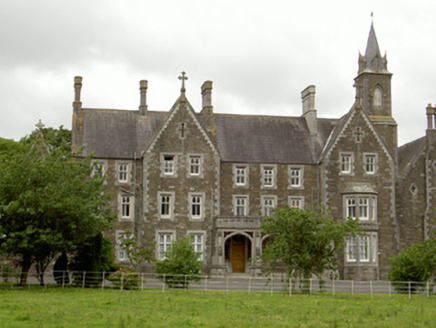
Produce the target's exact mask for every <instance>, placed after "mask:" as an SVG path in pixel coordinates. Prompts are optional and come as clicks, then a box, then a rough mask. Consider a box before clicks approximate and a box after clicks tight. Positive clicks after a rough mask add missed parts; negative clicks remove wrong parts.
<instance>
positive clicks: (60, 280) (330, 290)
mask: <svg viewBox="0 0 436 328" xmlns="http://www.w3.org/2000/svg"><path fill="white" fill-rule="evenodd" d="M19 280H20V275H19V274H10V275H4V274H3V275H2V277H1V279H0V288H2V289H12V288H37V287H39V288H52V287H58V288H68V287H78V288H98V289H119V290H142V291H144V290H154V291H161V292H165V291H166V290H168V289H183V290H201V291H204V292H208V291H221V292H229V291H245V292H247V293H254V292H262V293H270V294H275V293H281V294H289V295H293V294H297V293H306V294H309V295H312V294H331V295H335V294H342V293H347V294H359V293H366V294H370V295H371V297H373V296H374V295H375V294H386V295H389V296H391V295H392V294H404V295H408V296H409V297H411V296H412V295H415V294H418V295H425V296H426V297H431V296H433V295H435V284H434V283H433V282H411V281H404V282H391V281H381V280H376V281H353V280H319V279H308V280H296V281H291V283H289V282H288V281H286V279H285V277H284V276H279V275H271V276H263V277H252V276H245V275H232V274H230V275H226V276H190V275H158V274H148V273H136V272H128V271H117V272H115V273H109V272H71V271H60V272H47V273H45V274H44V275H43V284H41V276H40V275H37V274H32V273H29V276H28V278H27V282H26V283H25V284H23V285H20V284H19Z"/></svg>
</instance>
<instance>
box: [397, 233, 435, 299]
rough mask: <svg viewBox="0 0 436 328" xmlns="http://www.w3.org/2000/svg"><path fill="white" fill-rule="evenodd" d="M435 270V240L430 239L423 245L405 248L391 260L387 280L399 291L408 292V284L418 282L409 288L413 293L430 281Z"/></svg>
mask: <svg viewBox="0 0 436 328" xmlns="http://www.w3.org/2000/svg"><path fill="white" fill-rule="evenodd" d="M435 269H436V239H434V238H430V239H428V240H426V241H425V242H424V244H415V245H412V246H410V247H405V248H404V249H403V250H402V251H401V252H400V253H399V254H398V255H396V256H394V257H392V258H391V270H390V272H389V279H390V280H391V281H393V282H396V283H395V284H394V286H395V288H396V289H397V290H399V291H408V289H409V283H408V282H418V284H413V286H411V290H412V292H415V291H417V290H419V289H420V288H421V286H423V284H421V283H423V282H426V281H428V280H429V279H430V277H431V276H432V274H433V273H434V271H435Z"/></svg>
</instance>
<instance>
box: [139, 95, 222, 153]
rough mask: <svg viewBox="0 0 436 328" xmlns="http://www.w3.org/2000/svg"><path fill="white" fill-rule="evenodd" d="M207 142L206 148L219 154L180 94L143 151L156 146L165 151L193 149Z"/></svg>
mask: <svg viewBox="0 0 436 328" xmlns="http://www.w3.org/2000/svg"><path fill="white" fill-rule="evenodd" d="M201 143H204V144H207V146H208V148H209V149H210V150H211V151H212V152H213V153H214V154H216V155H219V152H218V149H217V148H216V147H215V145H214V143H213V142H212V139H211V138H210V136H209V134H208V133H207V132H206V130H205V129H204V127H203V126H202V125H201V123H200V121H199V120H198V118H197V115H196V114H195V112H194V110H193V108H192V106H191V105H190V103H189V102H188V101H187V100H186V98H185V96H184V94H182V95H181V96H180V97H179V99H177V101H176V103H175V104H174V105H173V107H172V108H171V110H170V112H169V114H168V116H167V118H166V119H165V121H164V123H163V125H162V127H161V128H160V129H159V130H158V131H157V133H156V134H155V136H154V138H153V140H152V141H151V142H150V144H149V146H148V147H147V148H146V149H145V150H144V153H150V152H152V151H153V150H154V148H156V147H157V146H164V147H165V151H170V152H171V151H180V150H181V149H183V150H185V151H195V149H198V148H199V144H201Z"/></svg>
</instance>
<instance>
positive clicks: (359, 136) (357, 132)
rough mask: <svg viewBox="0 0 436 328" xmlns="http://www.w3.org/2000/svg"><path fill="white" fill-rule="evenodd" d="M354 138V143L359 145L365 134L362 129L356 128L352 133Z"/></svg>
mask: <svg viewBox="0 0 436 328" xmlns="http://www.w3.org/2000/svg"><path fill="white" fill-rule="evenodd" d="M353 135H354V137H355V138H356V142H357V143H361V142H362V138H363V136H364V135H365V133H363V132H362V129H361V127H360V126H358V127H357V128H356V129H355V130H354V133H353Z"/></svg>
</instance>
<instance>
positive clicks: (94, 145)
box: [75, 108, 338, 164]
mask: <svg viewBox="0 0 436 328" xmlns="http://www.w3.org/2000/svg"><path fill="white" fill-rule="evenodd" d="M168 115H169V112H155V111H148V113H147V116H146V117H145V118H144V117H141V116H140V115H139V113H138V111H133V110H111V109H87V108H84V109H81V110H80V117H79V121H80V122H81V123H80V125H81V129H75V133H77V134H78V136H77V138H76V140H78V144H77V145H76V146H77V147H83V148H84V151H83V153H82V154H83V155H85V156H87V155H90V154H94V156H95V157H96V158H120V159H127V158H134V157H135V154H136V157H139V156H141V154H142V152H143V151H144V150H145V149H146V147H147V146H148V145H149V143H150V142H151V141H152V139H153V137H154V136H155V134H156V133H157V132H158V131H159V130H160V129H161V127H162V126H163V124H164V121H165V119H166V117H167V116H168ZM196 115H197V116H201V114H198V113H197V114H196ZM214 121H215V131H214V136H213V137H211V139H212V140H213V141H214V142H215V145H216V146H217V148H218V151H219V152H220V155H221V159H222V160H223V161H230V162H244V163H290V164H292V163H294V164H312V163H316V162H317V160H318V158H319V155H320V153H321V150H322V148H323V147H324V145H325V143H326V142H327V139H328V137H329V135H330V133H331V131H332V129H333V128H334V126H335V125H336V123H337V121H338V120H336V119H318V135H317V136H310V134H309V130H308V128H307V125H306V121H305V119H304V118H302V117H284V116H261V115H259V116H255V115H232V114H214Z"/></svg>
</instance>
